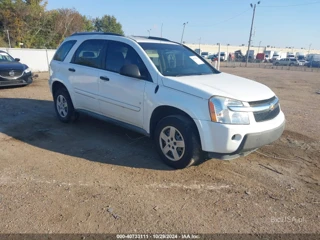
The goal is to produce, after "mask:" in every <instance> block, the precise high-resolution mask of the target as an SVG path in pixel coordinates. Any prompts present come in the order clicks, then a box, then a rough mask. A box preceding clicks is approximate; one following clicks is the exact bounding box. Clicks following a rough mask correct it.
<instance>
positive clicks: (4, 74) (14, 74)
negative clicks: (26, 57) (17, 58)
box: [0, 70, 23, 78]
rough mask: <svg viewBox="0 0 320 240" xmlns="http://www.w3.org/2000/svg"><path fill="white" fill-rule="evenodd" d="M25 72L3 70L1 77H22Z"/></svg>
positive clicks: (0, 72) (0, 73)
mask: <svg viewBox="0 0 320 240" xmlns="http://www.w3.org/2000/svg"><path fill="white" fill-rule="evenodd" d="M22 73H23V71H21V70H1V71H0V75H1V76H2V77H5V78H7V77H9V78H10V77H20V76H21V75H22Z"/></svg>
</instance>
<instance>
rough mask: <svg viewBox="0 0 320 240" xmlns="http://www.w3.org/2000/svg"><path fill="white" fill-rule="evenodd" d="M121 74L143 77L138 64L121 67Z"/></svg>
mask: <svg viewBox="0 0 320 240" xmlns="http://www.w3.org/2000/svg"><path fill="white" fill-rule="evenodd" d="M120 74H121V75H124V76H128V77H133V78H141V73H140V70H139V68H138V66H137V65H135V64H127V65H124V66H123V67H122V68H121V69H120Z"/></svg>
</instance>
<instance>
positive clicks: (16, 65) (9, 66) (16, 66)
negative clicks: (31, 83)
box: [0, 62, 28, 71]
mask: <svg viewBox="0 0 320 240" xmlns="http://www.w3.org/2000/svg"><path fill="white" fill-rule="evenodd" d="M27 68H28V66H27V65H25V64H22V63H20V62H0V70H21V71H23V70H25V69H27Z"/></svg>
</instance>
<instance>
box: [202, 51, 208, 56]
mask: <svg viewBox="0 0 320 240" xmlns="http://www.w3.org/2000/svg"><path fill="white" fill-rule="evenodd" d="M204 55H209V53H208V52H202V53H201V56H204Z"/></svg>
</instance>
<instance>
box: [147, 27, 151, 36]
mask: <svg viewBox="0 0 320 240" xmlns="http://www.w3.org/2000/svg"><path fill="white" fill-rule="evenodd" d="M147 31H148V32H149V37H150V32H151V29H148V30H147Z"/></svg>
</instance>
